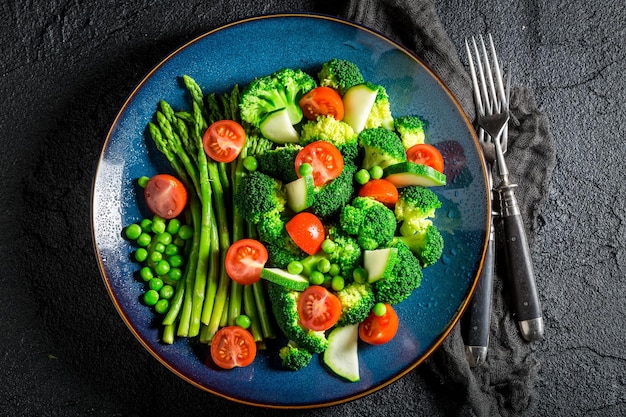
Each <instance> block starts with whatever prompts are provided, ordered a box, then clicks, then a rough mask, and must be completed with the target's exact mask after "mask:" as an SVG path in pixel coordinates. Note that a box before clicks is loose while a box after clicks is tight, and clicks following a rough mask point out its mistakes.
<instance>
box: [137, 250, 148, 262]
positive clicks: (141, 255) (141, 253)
mask: <svg viewBox="0 0 626 417" xmlns="http://www.w3.org/2000/svg"><path fill="white" fill-rule="evenodd" d="M146 259H148V251H147V250H146V248H137V250H136V251H135V260H136V261H137V262H143V261H145V260H146Z"/></svg>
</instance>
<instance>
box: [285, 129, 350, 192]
mask: <svg viewBox="0 0 626 417" xmlns="http://www.w3.org/2000/svg"><path fill="white" fill-rule="evenodd" d="M302 164H311V166H312V167H313V181H314V183H315V186H316V187H319V186H320V185H324V184H326V183H327V182H328V181H330V180H333V179H335V178H337V177H338V176H339V174H341V171H343V156H341V152H339V149H337V147H336V146H335V145H333V144H332V143H330V142H325V141H323V140H318V141H317V142H313V143H309V144H308V145H306V146H305V147H304V148H302V149H301V150H300V152H298V155H296V163H295V165H296V167H295V168H296V173H298V177H300V176H301V175H300V173H299V170H300V165H302Z"/></svg>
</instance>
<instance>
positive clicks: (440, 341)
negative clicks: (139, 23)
mask: <svg viewBox="0 0 626 417" xmlns="http://www.w3.org/2000/svg"><path fill="white" fill-rule="evenodd" d="M281 18H311V19H320V20H325V21H331V22H334V23H339V24H341V25H347V26H351V27H353V28H355V29H357V30H360V31H364V32H366V33H369V34H371V35H373V36H375V37H377V38H380V39H381V40H383V41H385V42H387V43H389V44H390V45H392V46H393V47H395V48H397V49H399V50H400V51H402V52H404V53H406V54H407V55H408V56H410V57H411V58H412V59H414V60H415V61H416V62H417V63H418V64H419V65H420V66H421V67H422V68H423V69H424V70H425V71H426V72H427V73H428V74H429V75H430V76H431V77H432V78H433V79H434V80H435V81H436V82H437V84H438V85H439V87H440V88H442V90H444V92H445V93H446V94H447V95H448V98H450V99H451V100H452V102H453V103H454V106H455V107H456V108H457V110H459V113H460V115H461V117H462V119H463V122H464V123H465V125H466V126H467V128H468V130H469V132H470V135H471V137H472V144H473V145H474V146H475V147H476V150H477V151H478V153H479V154H480V146H479V143H478V137H477V135H476V131H475V129H474V128H473V124H472V122H471V121H470V120H469V118H468V116H467V114H466V113H465V111H464V110H463V107H462V106H461V104H460V102H459V101H458V99H457V98H456V96H455V95H454V94H453V93H452V91H451V90H450V88H449V87H448V86H447V85H446V84H445V83H444V81H443V80H442V79H441V78H440V77H439V76H438V75H437V74H436V73H435V72H434V71H433V70H432V69H431V68H430V67H429V66H428V65H427V64H426V63H425V62H424V61H423V60H422V59H421V58H420V57H418V56H417V55H416V53H415V52H413V51H411V50H410V49H408V48H407V47H406V46H404V45H402V44H400V43H399V42H396V41H395V40H393V39H391V38H389V37H388V36H387V35H385V34H383V33H382V32H380V31H378V30H375V29H372V28H370V27H367V26H365V25H363V24H360V23H356V22H354V21H351V20H347V19H344V18H340V17H337V16H331V15H326V14H322V13H314V12H294V13H290V12H280V13H269V14H261V15H256V16H252V17H247V18H243V19H239V20H235V21H232V22H229V23H226V24H224V25H221V26H219V27H216V28H214V29H211V30H209V31H207V32H204V33H202V34H200V35H198V36H195V37H193V38H192V39H190V40H188V41H186V42H184V43H183V44H182V45H181V46H179V47H177V48H176V49H174V50H173V51H172V52H170V53H168V54H167V55H166V56H165V57H164V58H163V59H161V60H159V62H158V63H157V64H156V65H155V66H154V67H153V68H152V69H150V70H149V71H148V72H147V73H146V74H145V75H144V76H143V77H142V78H141V80H140V81H139V82H138V83H137V84H136V85H135V87H134V88H133V89H132V91H131V92H130V93H129V94H128V96H127V97H126V99H125V100H124V102H123V104H122V106H121V108H120V110H119V111H118V112H117V114H116V116H115V118H114V119H113V121H112V122H111V125H110V128H109V129H108V132H107V134H106V137H105V141H104V142H103V143H102V146H101V151H100V154H99V158H98V161H97V165H96V170H95V173H94V176H93V179H92V186H91V200H90V201H91V204H90V217H91V238H92V246H93V248H94V252H95V255H96V261H97V263H98V269H99V272H100V276H101V279H102V281H103V283H104V285H105V287H106V289H107V293H108V295H109V298H110V299H111V301H112V302H113V304H114V306H115V309H116V310H117V312H118V314H119V315H120V317H121V318H122V321H123V322H124V323H125V325H126V327H127V328H128V329H129V330H130V331H131V333H132V334H133V336H134V337H135V338H136V339H137V340H138V341H139V342H140V344H141V345H142V346H143V348H144V349H145V350H146V351H148V352H149V353H150V354H151V355H152V356H153V357H154V358H155V359H157V361H158V362H159V363H160V364H161V365H163V366H165V367H166V368H167V369H168V370H170V371H171V372H172V373H173V374H174V375H176V376H178V377H179V378H181V379H183V380H184V381H186V382H188V383H190V384H191V385H193V386H195V387H197V388H199V389H200V390H202V391H205V392H208V393H210V394H213V395H216V396H218V397H221V398H224V399H227V400H230V401H233V402H235V403H239V404H244V405H250V406H255V407H262V408H270V409H314V408H321V407H330V406H334V405H339V404H344V403H347V402H350V401H354V400H357V399H359V398H363V397H365V396H367V395H370V394H372V393H374V392H376V391H379V390H381V389H382V388H384V387H387V386H389V385H391V384H392V383H394V382H396V381H398V380H399V379H401V378H403V377H404V376H405V375H407V374H408V373H409V372H411V371H413V370H414V369H416V368H417V367H418V366H420V365H421V364H422V363H423V362H424V361H425V360H426V359H428V358H429V357H430V356H431V355H432V354H433V353H434V352H435V351H436V350H437V349H439V348H440V347H441V345H442V344H443V342H444V341H445V339H446V338H447V337H448V336H449V335H450V333H451V332H452V330H453V329H454V327H455V326H456V325H457V323H458V322H459V320H460V318H461V317H462V316H463V313H464V312H465V310H466V309H467V307H468V305H469V302H470V299H471V298H472V295H473V294H474V291H475V290H476V286H477V283H478V278H479V276H480V273H481V270H482V268H483V266H484V261H485V254H486V251H487V243H488V237H489V230H490V227H491V222H492V220H491V216H489V215H487V216H486V227H485V230H484V231H483V245H482V249H481V251H480V259H479V260H478V268H477V269H476V274H475V276H474V277H473V278H472V279H471V285H470V287H469V289H468V292H467V295H466V296H465V298H464V299H463V303H462V304H461V305H460V306H459V308H458V309H457V312H456V314H455V315H454V316H453V317H452V319H451V321H450V323H449V325H448V326H447V327H446V328H445V330H444V331H443V332H442V333H441V334H440V335H439V336H438V337H437V338H436V339H435V340H434V341H433V343H432V345H431V347H430V348H429V349H427V350H426V351H425V352H424V353H423V354H422V355H421V357H420V358H418V359H417V360H416V361H414V362H412V363H411V364H409V365H408V366H407V367H406V368H405V369H404V370H403V371H401V372H399V373H398V374H396V375H394V376H392V377H390V378H389V379H387V380H385V381H382V382H381V383H378V384H377V385H375V386H373V387H371V388H368V389H365V390H363V391H360V392H357V393H355V394H352V395H349V396H346V397H343V398H339V399H335V400H329V401H318V402H313V403H306V404H295V405H292V404H290V405H283V404H274V403H262V402H260V401H257V402H255V401H252V400H245V399H242V398H237V397H234V396H232V395H228V394H224V393H221V392H219V391H216V390H214V389H211V388H209V387H206V386H204V385H203V384H201V383H199V382H197V381H195V380H193V379H192V378H189V377H188V376H186V375H184V374H183V373H182V372H181V371H179V370H177V369H176V368H175V367H174V366H172V365H171V364H170V363H168V362H167V361H166V360H165V359H164V358H163V357H162V356H161V355H160V354H159V353H158V352H156V351H155V350H154V349H153V348H152V347H151V346H149V345H148V343H147V342H146V341H145V340H144V338H143V337H142V336H141V335H140V334H139V332H138V331H137V330H136V329H135V328H134V327H133V326H132V324H131V323H130V320H129V318H128V317H127V316H126V313H125V312H124V310H123V309H122V307H121V305H120V303H119V302H118V300H117V299H116V297H115V294H114V291H113V289H112V288H111V283H110V281H109V279H108V278H107V273H106V271H105V267H104V263H103V260H102V256H101V253H100V250H99V248H98V244H97V240H96V231H95V228H96V220H95V218H96V213H95V207H94V206H95V204H94V200H95V196H96V179H97V178H98V174H99V171H100V168H101V164H102V161H103V159H104V154H105V151H106V149H107V145H108V143H109V142H110V140H111V137H112V136H113V133H114V130H115V128H116V126H117V125H118V122H119V120H120V118H121V117H122V115H123V114H124V112H125V111H126V110H127V108H128V106H129V104H130V102H131V101H132V100H133V98H134V97H135V96H136V95H137V93H138V92H139V91H140V90H141V88H142V87H143V85H144V84H145V83H146V82H148V80H149V79H150V78H151V77H152V76H153V74H154V73H156V72H157V71H158V70H159V69H160V68H161V67H162V66H163V65H165V64H166V63H167V62H168V61H169V60H170V59H172V58H173V57H174V56H176V55H177V54H179V53H180V52H182V51H183V50H185V49H186V48H188V47H189V46H190V45H193V44H195V43H197V42H200V41H201V40H202V39H204V38H206V37H208V36H210V35H213V34H215V33H217V32H220V31H222V30H225V29H228V28H230V27H233V26H237V25H242V24H246V23H249V22H254V21H260V20H267V19H281ZM480 168H481V174H482V180H483V185H484V187H485V190H486V196H487V198H486V205H487V211H486V212H487V213H490V212H491V209H492V208H491V201H490V199H489V198H488V195H489V187H488V182H487V168H486V166H485V164H484V161H483V160H482V159H481V160H480Z"/></svg>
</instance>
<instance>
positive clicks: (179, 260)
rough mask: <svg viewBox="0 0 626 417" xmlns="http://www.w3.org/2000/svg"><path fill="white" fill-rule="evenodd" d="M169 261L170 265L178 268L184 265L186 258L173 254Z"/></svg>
mask: <svg viewBox="0 0 626 417" xmlns="http://www.w3.org/2000/svg"><path fill="white" fill-rule="evenodd" d="M169 262H170V266H172V267H176V268H177V267H179V266H182V264H183V263H185V259H184V258H183V257H182V256H180V255H173V256H170V259H169Z"/></svg>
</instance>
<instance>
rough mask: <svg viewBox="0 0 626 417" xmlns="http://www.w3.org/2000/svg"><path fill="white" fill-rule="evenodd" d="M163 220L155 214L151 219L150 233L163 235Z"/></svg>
mask: <svg viewBox="0 0 626 417" xmlns="http://www.w3.org/2000/svg"><path fill="white" fill-rule="evenodd" d="M165 227H166V225H165V219H163V218H161V217H159V216H157V215H156V214H155V215H154V217H153V218H152V233H156V234H159V233H163V232H165Z"/></svg>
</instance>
